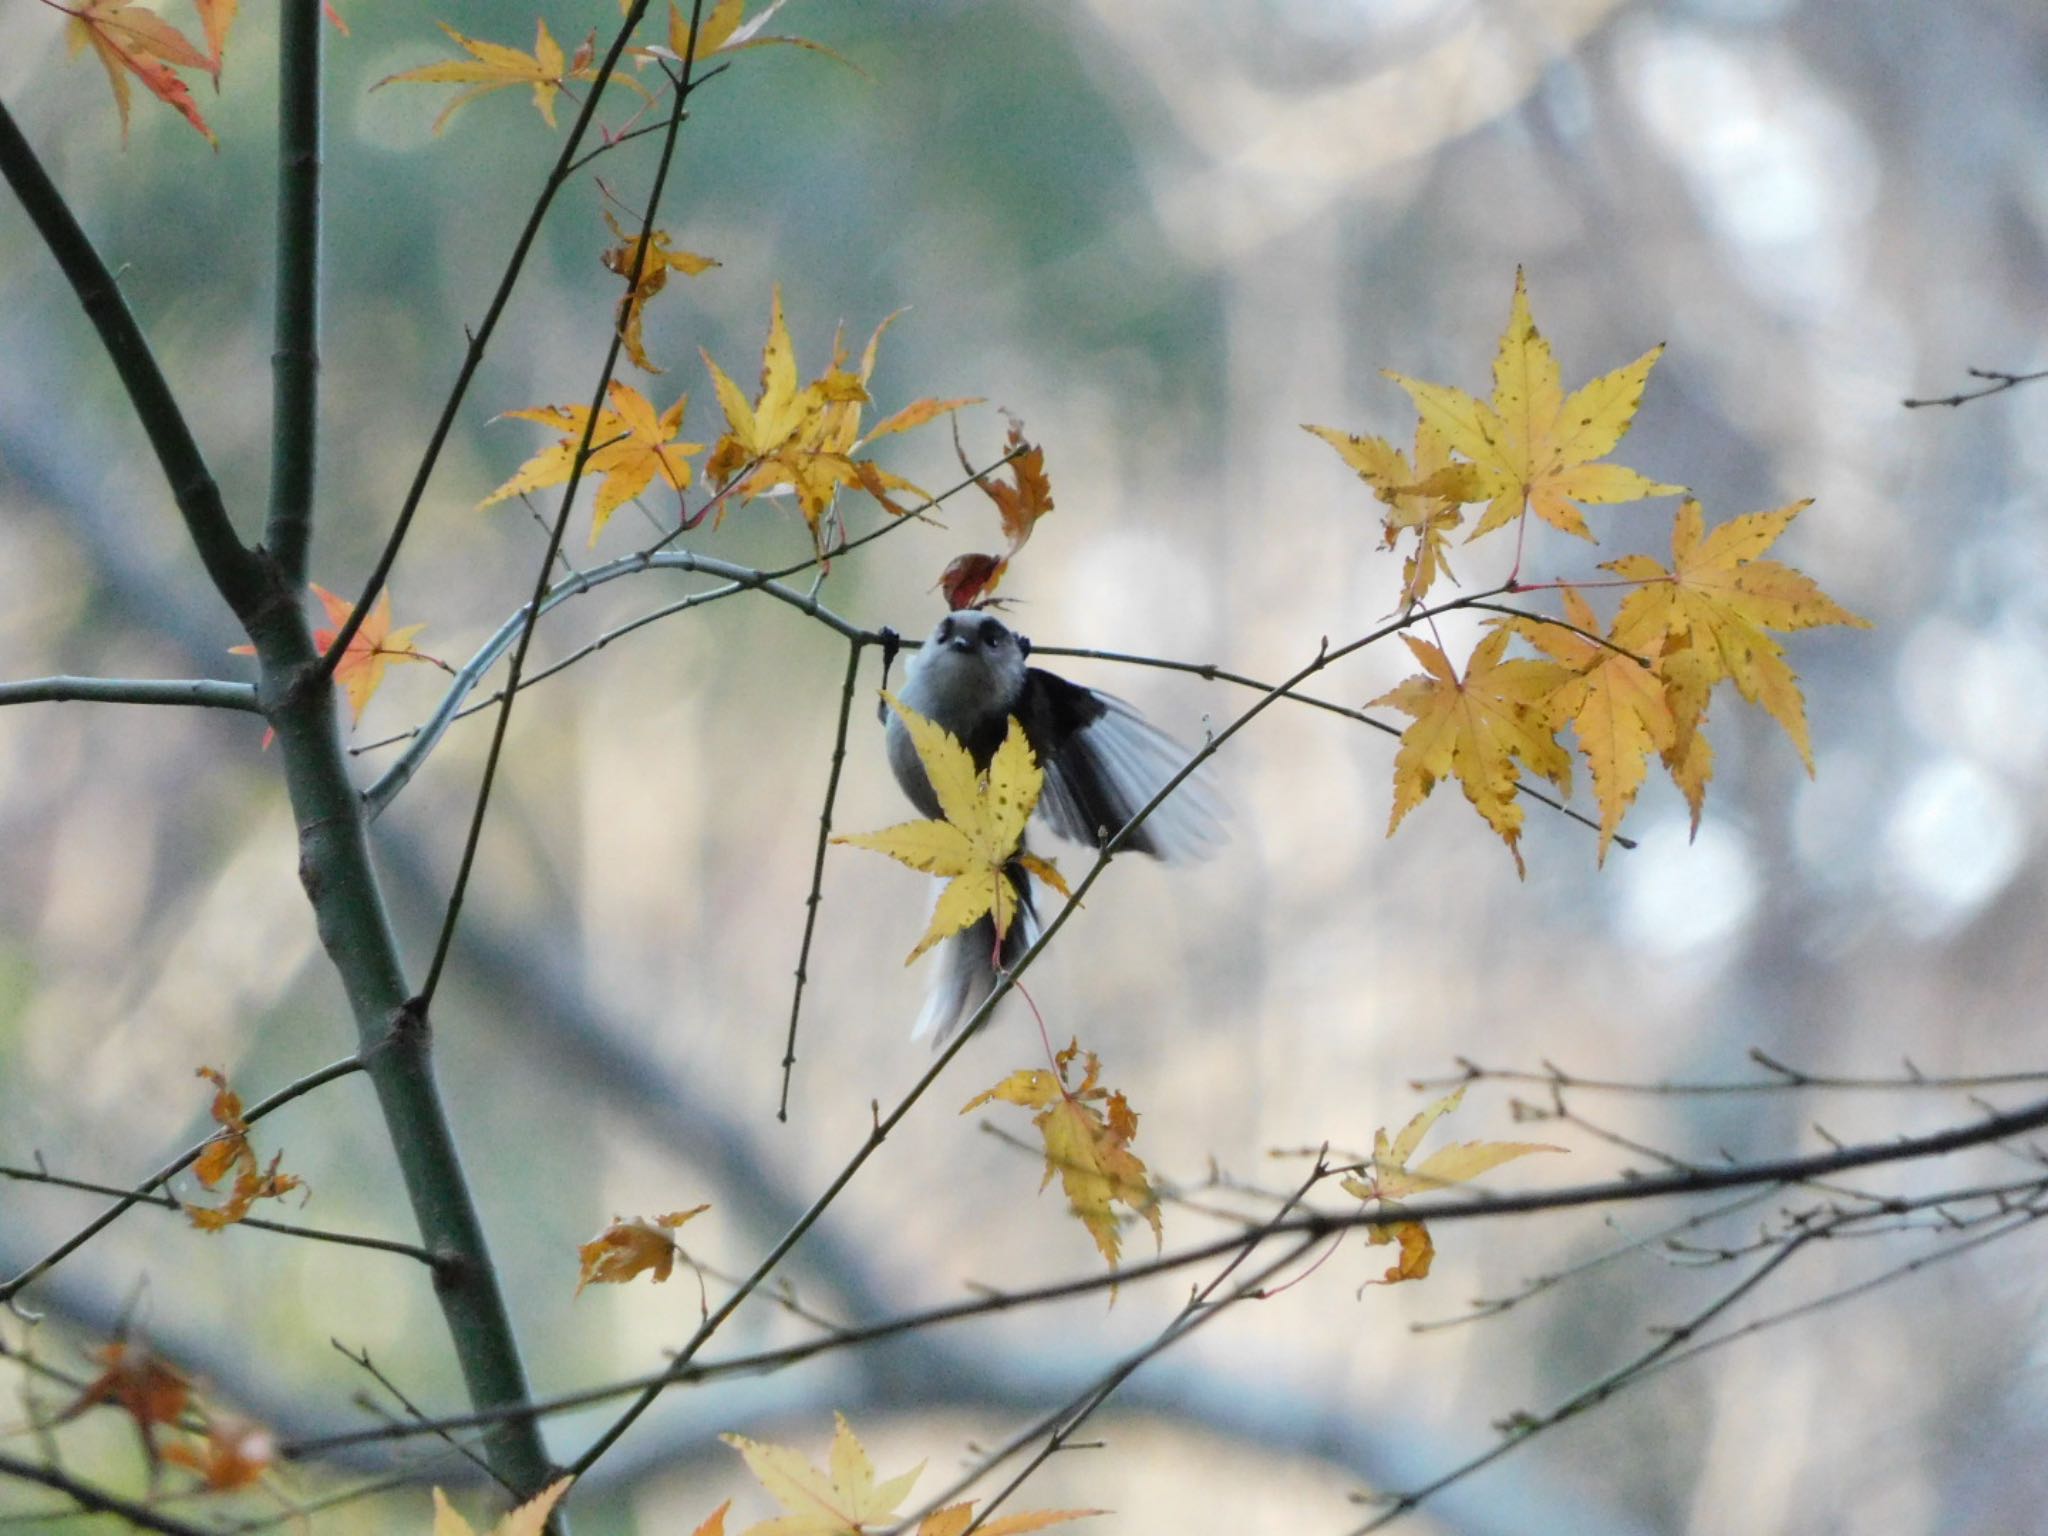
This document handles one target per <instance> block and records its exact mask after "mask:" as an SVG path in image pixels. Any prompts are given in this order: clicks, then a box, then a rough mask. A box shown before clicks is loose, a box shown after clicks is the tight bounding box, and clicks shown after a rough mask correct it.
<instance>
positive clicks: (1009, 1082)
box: [960, 1041, 1164, 1299]
mask: <svg viewBox="0 0 2048 1536" xmlns="http://www.w3.org/2000/svg"><path fill="white" fill-rule="evenodd" d="M1083 1056H1085V1058H1086V1066H1085V1067H1084V1068H1083V1071H1082V1077H1081V1081H1080V1083H1079V1084H1078V1085H1077V1086H1074V1087H1071V1088H1070V1087H1068V1086H1067V1069H1068V1068H1069V1067H1071V1066H1072V1065H1073V1064H1074V1061H1075V1059H1076V1058H1077V1057H1083ZM1053 1062H1054V1064H1055V1065H1056V1066H1057V1067H1058V1069H1059V1070H1058V1073H1057V1074H1054V1073H1052V1072H1048V1071H1046V1070H1045V1069H1044V1068H1042V1067H1036V1068H1031V1069H1029V1070H1026V1071H1023V1072H1013V1073H1011V1074H1010V1075H1009V1076H1008V1077H1006V1078H1004V1079H1003V1080H1002V1081H1001V1082H1000V1083H998V1084H996V1085H995V1087H993V1088H991V1089H989V1090H988V1091H987V1092H985V1093H978V1094H976V1095H975V1096H974V1097H973V1098H972V1099H969V1100H968V1101H967V1103H966V1104H965V1105H963V1106H962V1107H961V1110H960V1113H961V1114H963V1115H964V1114H966V1113H967V1112H968V1111H969V1110H971V1109H978V1108H979V1107H980V1106H982V1105H983V1104H986V1103H988V1102H989V1101H990V1100H991V1099H1001V1100H1002V1101H1003V1102H1004V1103H1006V1104H1017V1105H1021V1106H1023V1107H1024V1108H1026V1109H1035V1110H1037V1111H1038V1114H1037V1115H1035V1116H1033V1117H1032V1121H1031V1123H1032V1124H1033V1125H1034V1126H1036V1127H1037V1129H1038V1132H1039V1134H1040V1135H1041V1136H1042V1137H1044V1139H1045V1178H1044V1179H1043V1180H1042V1181H1041V1182H1040V1185H1039V1187H1040V1188H1041V1189H1042V1188H1044V1187H1045V1185H1046V1184H1049V1183H1051V1182H1052V1178H1053V1175H1054V1174H1058V1175H1059V1177H1060V1184H1061V1187H1062V1188H1063V1189H1064V1190H1065V1191H1066V1196H1067V1203H1068V1205H1069V1206H1070V1207H1071V1208H1072V1210H1073V1212H1074V1214H1075V1215H1076V1216H1077V1217H1079V1218H1080V1220H1081V1224H1082V1225H1083V1226H1085V1227H1086V1228H1087V1229H1088V1235H1089V1236H1091V1237H1092V1238H1094V1239H1095V1246H1096V1247H1097V1248H1098V1249H1099V1250H1101V1253H1102V1256H1103V1258H1105V1259H1107V1260H1108V1261H1109V1265H1110V1268H1112V1269H1114V1268H1115V1267H1116V1262H1117V1257H1118V1255H1119V1253H1120V1252H1121V1249H1122V1241H1121V1235H1120V1234H1119V1232H1118V1231H1117V1218H1116V1215H1115V1212H1114V1211H1113V1209H1112V1207H1113V1206H1115V1205H1122V1206H1124V1207H1126V1208H1127V1209H1129V1210H1131V1211H1133V1212H1135V1213H1136V1214H1137V1215H1140V1216H1142V1217H1144V1218H1145V1221H1146V1223H1147V1224H1148V1225H1149V1226H1150V1227H1151V1228H1152V1240H1153V1242H1154V1243H1155V1244H1157V1243H1159V1242H1161V1241H1163V1240H1164V1231H1163V1228H1162V1226H1161V1223H1160V1219H1159V1197H1158V1196H1157V1195H1155V1194H1154V1193H1153V1192H1152V1183H1151V1179H1150V1176H1149V1175H1148V1174H1147V1172H1146V1170H1145V1164H1144V1163H1143V1162H1142V1161H1141V1160H1140V1159H1139V1157H1138V1155H1137V1154H1136V1153H1134V1152H1133V1151H1131V1142H1132V1141H1133V1140H1135V1139H1136V1138H1137V1134H1138V1112H1137V1111H1136V1110H1134V1109H1132V1108H1131V1106H1130V1101H1129V1100H1127V1099H1126V1098H1125V1097H1124V1096H1123V1094H1121V1093H1118V1092H1114V1091H1112V1090H1110V1089H1107V1088H1104V1087H1101V1086H1100V1084H1099V1081H1098V1080H1099V1079H1100V1077H1101V1074H1102V1063H1101V1062H1100V1061H1098V1060H1097V1059H1096V1056H1095V1053H1094V1052H1093V1051H1088V1052H1083V1051H1082V1050H1081V1046H1080V1042H1079V1041H1069V1042H1068V1043H1067V1047H1066V1049H1065V1050H1063V1051H1061V1052H1060V1053H1059V1054H1058V1055H1057V1056H1055V1057H1054V1058H1053ZM1115 1295H1116V1292H1115V1291H1114V1290H1113V1289H1112V1290H1111V1292H1110V1296H1111V1298H1112V1299H1114V1298H1115Z"/></svg>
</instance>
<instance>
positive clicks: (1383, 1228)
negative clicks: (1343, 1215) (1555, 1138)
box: [1343, 1087, 1565, 1285]
mask: <svg viewBox="0 0 2048 1536" xmlns="http://www.w3.org/2000/svg"><path fill="white" fill-rule="evenodd" d="M1464 1097H1465V1090H1464V1088H1463V1087H1459V1088H1457V1089H1456V1090H1454V1091H1453V1092H1451V1093H1447V1094H1445V1095H1444V1096H1443V1097H1442V1098H1440V1099H1437V1100H1436V1101H1435V1102H1433V1103H1431V1104H1429V1105H1427V1106H1425V1107H1424V1108H1423V1109H1422V1110H1420V1111H1419V1112H1418V1113H1417V1114H1415V1115H1414V1116H1413V1117H1412V1118H1410V1120H1409V1121H1408V1123H1407V1124H1406V1125H1404V1126H1403V1127H1402V1128H1401V1133H1400V1134H1399V1135H1398V1136H1395V1137H1394V1138H1393V1139H1392V1140H1389V1139H1388V1137H1387V1133H1386V1130H1385V1128H1384V1127H1382V1128H1381V1129H1380V1130H1378V1131H1375V1132H1374V1133H1373V1153H1372V1163H1371V1166H1370V1167H1369V1168H1368V1169H1367V1170H1366V1175H1365V1177H1362V1178H1361V1177H1360V1176H1359V1175H1357V1174H1347V1175H1346V1176H1345V1178H1344V1180H1343V1184H1344V1190H1345V1192H1346V1193H1347V1194H1350V1195H1353V1196H1355V1197H1356V1198H1358V1199H1360V1200H1367V1201H1375V1202H1377V1203H1378V1205H1379V1208H1380V1212H1381V1213H1384V1214H1385V1215H1386V1216H1387V1218H1388V1219H1387V1220H1386V1221H1384V1222H1374V1223H1372V1224H1370V1225H1369V1226H1368V1227H1367V1228H1366V1241H1367V1242H1369V1243H1372V1244H1374V1245H1379V1244H1384V1243H1393V1244H1395V1245H1396V1246H1397V1249H1398V1253H1397V1256H1396V1258H1395V1262H1394V1264H1393V1265H1392V1266H1391V1267H1390V1268H1389V1269H1388V1270H1387V1272H1386V1274H1385V1275H1383V1276H1382V1277H1381V1278H1380V1280H1379V1281H1378V1282H1377V1283H1379V1284H1382V1285H1399V1284H1400V1283H1402V1282H1403V1281H1407V1280H1420V1279H1423V1278H1425V1277H1426V1276H1427V1275H1428V1274H1429V1270H1430V1265H1431V1263H1432V1262H1433V1261H1434V1259H1435V1257H1436V1244H1435V1243H1434V1241H1433V1240H1432V1239H1431V1238H1430V1235H1429V1232H1428V1229H1427V1228H1426V1227H1425V1226H1424V1225H1423V1223H1421V1222H1419V1221H1414V1220H1411V1219H1409V1218H1408V1217H1407V1215H1406V1213H1405V1212H1404V1210H1403V1207H1402V1206H1401V1204H1400V1202H1401V1201H1402V1200H1403V1199H1405V1198H1407V1197H1409V1196H1412V1195H1420V1194H1429V1193H1432V1192H1435V1191H1437V1190H1443V1189H1449V1188H1451V1187H1452V1186H1454V1185H1458V1184H1466V1183H1469V1182H1471V1181H1472V1180H1473V1179H1476V1178H1478V1177H1479V1176H1480V1175H1481V1174H1484V1173H1487V1172H1490V1171H1491V1170H1493V1169H1495V1168H1498V1167H1499V1166H1500V1165H1501V1164H1503V1163H1508V1162H1512V1161H1514V1160H1515V1159H1516V1158H1518V1157H1527V1156H1528V1155H1529V1154H1530V1153H1532V1152H1562V1151H1564V1150H1565V1148H1563V1147H1554V1146H1551V1145H1549V1144H1548V1143H1547V1142H1537V1141H1463V1142H1458V1143H1456V1144H1454V1145H1452V1146H1448V1147H1440V1148H1438V1149H1437V1150H1436V1151H1434V1152H1432V1153H1430V1155H1429V1156H1428V1157H1426V1158H1424V1159H1423V1160H1422V1161H1421V1162H1420V1163H1416V1162H1415V1161H1414V1158H1415V1153H1416V1150H1417V1149H1418V1148H1419V1147H1420V1146H1421V1144H1422V1138H1423V1137H1424V1136H1426V1135H1428V1134H1429V1129H1430V1127H1431V1126H1433V1125H1435V1124H1436V1122H1437V1121H1438V1120H1440V1119H1442V1118H1443V1117H1444V1116H1445V1115H1447V1114H1449V1113H1450V1112H1451V1111H1452V1110H1454V1109H1456V1108H1457V1107H1458V1105H1459V1103H1460V1101H1462V1100H1463V1099H1464Z"/></svg>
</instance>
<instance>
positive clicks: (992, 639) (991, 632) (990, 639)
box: [981, 629, 1003, 647]
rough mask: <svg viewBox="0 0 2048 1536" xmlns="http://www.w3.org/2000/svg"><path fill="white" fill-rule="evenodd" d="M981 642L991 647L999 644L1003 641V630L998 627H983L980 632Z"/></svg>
mask: <svg viewBox="0 0 2048 1536" xmlns="http://www.w3.org/2000/svg"><path fill="white" fill-rule="evenodd" d="M981 642H982V644H983V645H987V646H991V647H993V646H998V645H1001V644H1002V643H1003V632H1002V631H1001V630H1000V629H984V630H983V631H982V632H981Z"/></svg>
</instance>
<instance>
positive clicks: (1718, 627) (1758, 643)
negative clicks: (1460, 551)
mask: <svg viewBox="0 0 2048 1536" xmlns="http://www.w3.org/2000/svg"><path fill="white" fill-rule="evenodd" d="M1811 505H1812V502H1811V501H1795V502H1792V503H1791V504H1789V505H1787V506H1783V507H1779V508H1777V509H1776V510H1775V511H1770V512H1751V513H1748V514H1746V515H1744V516H1742V517H1736V518H1731V519H1729V520H1728V521H1727V522H1725V523H1723V524H1721V526H1720V527H1718V528H1716V529H1714V531H1713V532H1712V533H1707V532H1706V531H1705V523H1706V520H1705V517H1704V515H1703V514H1702V512H1701V511H1700V504H1699V503H1698V502H1697V501H1694V500H1692V499H1690V498H1688V499H1687V500H1686V501H1685V502H1684V503H1683V504H1681V505H1680V507H1679V509H1678V515H1677V517H1676V518H1675V519H1673V521H1672V527H1671V566H1670V568H1669V569H1668V570H1667V569H1666V568H1665V567H1664V566H1662V565H1660V564H1659V563H1658V562H1657V561H1656V560H1654V559H1652V558H1651V557H1650V556H1648V555H1626V556H1623V557H1622V558H1621V559H1619V560H1609V561H1607V562H1606V563H1605V565H1604V566H1603V569H1605V570H1610V571H1612V572H1614V573H1615V574H1616V575H1617V576H1619V577H1621V578H1622V579H1623V580H1625V581H1633V582H1640V583H1642V585H1641V586H1639V587H1638V588H1637V589H1636V590H1635V591H1634V592H1631V593H1630V594H1629V595H1628V596H1627V597H1626V598H1625V599H1623V601H1622V605H1621V611H1620V612H1619V613H1618V614H1616V615H1615V620H1614V640H1615V642H1616V643H1617V644H1618V645H1622V646H1625V647H1626V648H1627V649H1629V650H1632V651H1635V652H1638V653H1639V654H1642V655H1647V656H1652V657H1655V658H1656V659H1657V662H1658V671H1659V673H1660V674H1662V675H1664V676H1665V677H1666V680H1667V683H1668V688H1667V698H1668V699H1669V702H1670V704H1671V707H1672V715H1673V719H1674V737H1673V743H1672V748H1671V753H1672V754H1673V755H1674V756H1675V757H1676V759H1677V762H1678V764H1679V765H1681V766H1683V765H1687V764H1688V763H1690V766H1691V767H1692V769H1693V771H1694V772H1695V773H1696V774H1697V779H1696V781H1695V782H1696V784H1697V786H1698V787H1699V788H1700V789H1701V790H1702V791H1703V790H1704V786H1705V782H1706V780H1705V771H1704V766H1703V765H1701V764H1698V763H1691V762H1690V759H1691V758H1692V756H1693V754H1695V753H1697V752H1698V751H1699V749H1700V747H1701V746H1702V745H1703V738H1700V737H1699V735H1698V729H1697V728H1698V725H1699V722H1700V720H1701V718H1702V717H1703V715H1704V714H1705V711H1706V703H1707V697H1708V695H1709V693H1711V691H1712V689H1713V686H1714V684H1715V683H1718V682H1720V681H1721V680H1722V679H1724V678H1725V679H1727V680H1728V681H1730V682H1733V683H1734V684H1735V686H1736V688H1737V689H1738V690H1739V691H1740V692H1741V694H1742V696H1743V697H1744V698H1745V699H1747V700H1749V701H1750V702H1751V703H1752V704H1761V705H1762V706H1763V707H1764V709H1765V710H1767V711H1768V712H1769V713H1770V716H1771V718H1772V719H1774V720H1776V721H1777V722H1778V724H1779V726H1780V727H1782V728H1783V730H1784V732H1785V734H1786V736H1787V737H1789V738H1790V739H1791V741H1792V745H1793V746H1794V747H1796V748H1797V749H1798V751H1799V758H1800V761H1801V762H1803V763H1804V764H1805V765H1806V771H1807V772H1808V773H1809V774H1811V773H1812V772H1813V746H1812V743H1811V741H1810V739H1809V737H1808V733H1807V727H1806V702H1805V700H1804V699H1803V698H1802V697H1801V695H1800V692H1799V676H1798V674H1797V673H1795V672H1794V671H1793V670H1792V668H1791V666H1790V665H1789V664H1788V663H1787V662H1786V660H1785V653H1784V650H1783V648H1782V647H1780V646H1779V644H1778V642H1777V641H1776V640H1774V639H1772V638H1771V636H1770V635H1769V634H1768V633H1766V631H1768V630H1773V629H1775V630H1795V629H1811V628H1814V627H1816V626H1818V625H1824V624H1842V625H1847V626H1850V627H1852V628H1855V629H1868V628H1869V627H1870V622H1869V620H1867V619H1862V618H1859V617H1857V616H1856V615H1855V614H1853V613H1851V612H1850V611H1849V610H1848V609H1846V608H1844V607H1842V606H1841V604H1839V603H1837V602H1836V601H1835V600H1834V599H1833V598H1831V597H1829V596H1828V595H1827V594H1826V593H1825V592H1823V591H1821V589H1820V588H1819V587H1818V586H1817V585H1815V583H1814V582H1813V580H1812V579H1811V578H1810V577H1808V576H1806V575H1804V574H1802V573H1801V572H1799V571H1796V570H1794V569H1793V568H1792V567H1791V566H1789V565H1783V564H1781V563H1779V562H1778V561H1776V560H1764V559H1760V558H1758V557H1759V556H1761V555H1762V554H1763V552H1764V551H1765V550H1767V549H1769V548H1770V547H1771V545H1772V544H1774V543H1776V542H1777V540H1778V537H1779V535H1781V534H1782V533H1784V531H1785V530H1786V529H1787V528H1789V527H1791V526H1792V520H1793V519H1794V518H1796V517H1798V515H1799V514H1800V513H1801V512H1803V511H1804V510H1805V509H1806V508H1807V507H1809V506H1811ZM1670 760H1671V759H1670V758H1667V761H1670ZM1709 761H1710V760H1709ZM1673 771H1674V776H1676V774H1677V772H1678V768H1677V767H1674V770H1673ZM1681 787H1682V788H1683V787H1685V780H1684V779H1681ZM1687 798H1688V799H1691V798H1692V793H1691V791H1688V796H1687ZM1693 820H1694V824H1695V826H1697V824H1698V820H1699V807H1698V804H1697V803H1696V802H1695V804H1694V806H1693Z"/></svg>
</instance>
